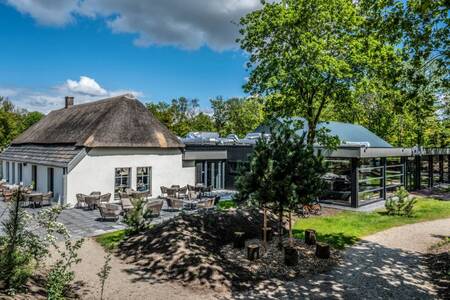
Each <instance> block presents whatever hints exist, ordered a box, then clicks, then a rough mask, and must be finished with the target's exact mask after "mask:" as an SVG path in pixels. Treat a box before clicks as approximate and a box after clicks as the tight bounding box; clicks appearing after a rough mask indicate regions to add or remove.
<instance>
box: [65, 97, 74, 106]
mask: <svg viewBox="0 0 450 300" xmlns="http://www.w3.org/2000/svg"><path fill="white" fill-rule="evenodd" d="M65 99H66V105H65V108H69V107H71V106H73V97H71V96H66V97H65Z"/></svg>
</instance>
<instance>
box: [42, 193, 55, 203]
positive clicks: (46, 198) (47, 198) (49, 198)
mask: <svg viewBox="0 0 450 300" xmlns="http://www.w3.org/2000/svg"><path fill="white" fill-rule="evenodd" d="M52 198H53V192H48V193H45V194H44V195H42V205H52V202H51V201H52Z"/></svg>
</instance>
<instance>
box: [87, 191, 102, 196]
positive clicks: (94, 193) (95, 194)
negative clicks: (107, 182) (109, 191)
mask: <svg viewBox="0 0 450 300" xmlns="http://www.w3.org/2000/svg"><path fill="white" fill-rule="evenodd" d="M101 194H102V193H101V192H98V191H94V192H92V193H90V196H100V195H101Z"/></svg>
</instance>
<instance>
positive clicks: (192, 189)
mask: <svg viewBox="0 0 450 300" xmlns="http://www.w3.org/2000/svg"><path fill="white" fill-rule="evenodd" d="M186 187H187V189H188V191H189V192H192V191H195V186H193V185H190V184H188V185H187V186H186Z"/></svg>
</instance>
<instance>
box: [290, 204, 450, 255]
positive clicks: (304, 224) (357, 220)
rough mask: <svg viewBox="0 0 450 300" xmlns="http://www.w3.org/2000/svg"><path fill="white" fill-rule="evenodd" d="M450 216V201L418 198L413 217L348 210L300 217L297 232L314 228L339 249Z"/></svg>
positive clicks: (319, 238) (300, 234) (319, 237)
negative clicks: (397, 228) (394, 229)
mask: <svg viewBox="0 0 450 300" xmlns="http://www.w3.org/2000/svg"><path fill="white" fill-rule="evenodd" d="M448 217H450V202H445V201H439V200H435V199H429V198H418V199H417V203H416V205H415V209H414V213H413V215H412V216H410V217H408V216H404V215H401V216H398V215H395V216H391V215H388V214H387V213H386V211H384V210H383V211H376V212H371V213H364V212H352V211H345V212H340V213H337V214H335V215H332V216H323V217H314V218H310V219H301V220H299V221H298V222H296V223H295V225H294V235H295V236H296V237H298V238H303V236H304V230H305V229H309V228H312V229H315V230H316V231H317V238H318V240H319V241H324V242H327V243H329V244H330V245H332V246H333V247H336V248H340V249H342V248H344V247H345V246H347V245H352V244H354V243H356V242H357V241H358V240H359V239H360V238H362V237H364V236H366V235H370V234H373V233H375V232H378V231H382V230H385V229H388V228H391V227H395V226H400V225H406V224H412V223H418V222H423V221H431V220H436V219H442V218H448Z"/></svg>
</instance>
